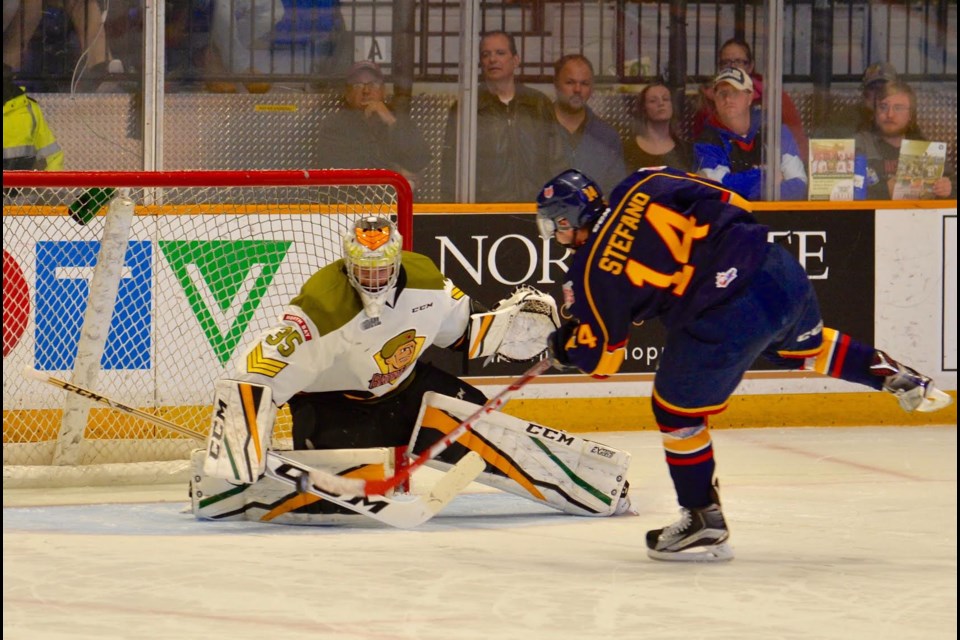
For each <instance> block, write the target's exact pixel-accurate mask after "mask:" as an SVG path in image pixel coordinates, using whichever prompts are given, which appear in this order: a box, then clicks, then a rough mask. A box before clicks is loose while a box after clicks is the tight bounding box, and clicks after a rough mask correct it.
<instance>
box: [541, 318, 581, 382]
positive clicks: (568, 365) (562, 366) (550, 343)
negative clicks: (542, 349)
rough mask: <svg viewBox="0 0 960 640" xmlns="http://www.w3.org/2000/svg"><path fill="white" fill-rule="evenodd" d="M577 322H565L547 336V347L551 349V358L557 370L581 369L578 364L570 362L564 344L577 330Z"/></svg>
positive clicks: (570, 370)
mask: <svg viewBox="0 0 960 640" xmlns="http://www.w3.org/2000/svg"><path fill="white" fill-rule="evenodd" d="M577 326H578V325H577V323H575V322H565V323H564V324H562V325H560V328H559V329H557V330H556V331H554V332H553V333H551V334H550V335H549V336H548V337H547V348H548V349H549V351H550V360H551V362H552V363H553V367H554V369H556V370H557V371H564V372H572V371H579V369H578V368H577V366H576V365H574V364H573V363H572V362H570V358H569V357H568V356H567V352H566V350H565V349H564V348H563V345H565V344H566V343H567V341H568V340H569V339H570V336H572V335H573V334H574V332H575V331H576V330H577Z"/></svg>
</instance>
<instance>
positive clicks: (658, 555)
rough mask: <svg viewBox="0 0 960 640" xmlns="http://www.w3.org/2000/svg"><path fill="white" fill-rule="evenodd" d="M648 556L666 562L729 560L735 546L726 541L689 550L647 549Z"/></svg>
mask: <svg viewBox="0 0 960 640" xmlns="http://www.w3.org/2000/svg"><path fill="white" fill-rule="evenodd" d="M647 556H649V557H650V558H651V559H653V560H662V561H664V562H729V561H730V560H733V548H731V547H730V545H729V544H727V543H726V542H722V543H720V544H715V545H712V546H709V547H700V548H698V549H696V550H689V551H655V550H654V549H647Z"/></svg>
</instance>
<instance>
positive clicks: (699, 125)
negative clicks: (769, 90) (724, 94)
mask: <svg viewBox="0 0 960 640" xmlns="http://www.w3.org/2000/svg"><path fill="white" fill-rule="evenodd" d="M731 68H734V69H740V70H741V71H744V72H746V73H747V74H749V76H750V80H752V81H753V102H752V104H753V106H754V108H756V109H759V108H760V106H761V105H762V103H763V76H762V75H760V74H759V73H756V72H755V71H754V62H753V52H752V51H751V50H750V45H749V44H747V43H746V42H745V41H743V40H741V39H739V38H730V39H729V40H727V41H726V42H724V43H723V45H722V46H721V47H720V51H719V53H718V55H717V73H720V72H721V71H724V70H725V69H731ZM701 99H702V104H701V106H700V110H699V111H697V113H696V115H694V121H693V137H694V139H696V138H699V137H700V133H701V132H702V131H703V129H704V126H705V125H706V122H707V120H709V119H710V116H711V115H713V114H714V113H716V104H714V100H713V86H710V87H707V88H704V89H703V90H701ZM780 115H781V119H782V121H783V124H785V125H787V127H788V128H789V129H790V133H791V134H792V137H793V139H794V141H795V142H796V143H797V148H798V149H799V150H800V157H801V158H803V159H804V162H806V158H807V157H808V155H807V154H808V153H809V142H808V140H807V134H806V133H805V132H804V130H803V121H802V119H801V118H800V111H798V110H797V107H796V105H795V104H793V100H791V99H790V96H788V95H787V94H786V93H784V94H782V101H781V114H780Z"/></svg>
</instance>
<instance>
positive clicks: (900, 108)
mask: <svg viewBox="0 0 960 640" xmlns="http://www.w3.org/2000/svg"><path fill="white" fill-rule="evenodd" d="M877 111H879V112H880V113H907V112H908V111H910V105H907V104H878V105H877Z"/></svg>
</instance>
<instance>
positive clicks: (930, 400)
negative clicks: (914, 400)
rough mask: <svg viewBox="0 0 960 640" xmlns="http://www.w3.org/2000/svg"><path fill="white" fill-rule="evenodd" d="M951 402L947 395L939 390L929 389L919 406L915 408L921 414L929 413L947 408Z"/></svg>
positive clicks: (951, 399)
mask: <svg viewBox="0 0 960 640" xmlns="http://www.w3.org/2000/svg"><path fill="white" fill-rule="evenodd" d="M952 402H953V398H951V397H950V396H949V395H948V394H946V393H944V392H943V391H940V389H936V388H934V389H930V390H929V391H928V392H927V395H926V396H925V397H924V398H923V400H922V401H921V402H920V405H919V406H918V407H917V408H916V410H917V411H920V412H922V413H930V412H931V411H938V410H940V409H943V408H944V407H946V406H949V405H950V404H951V403H952Z"/></svg>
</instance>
